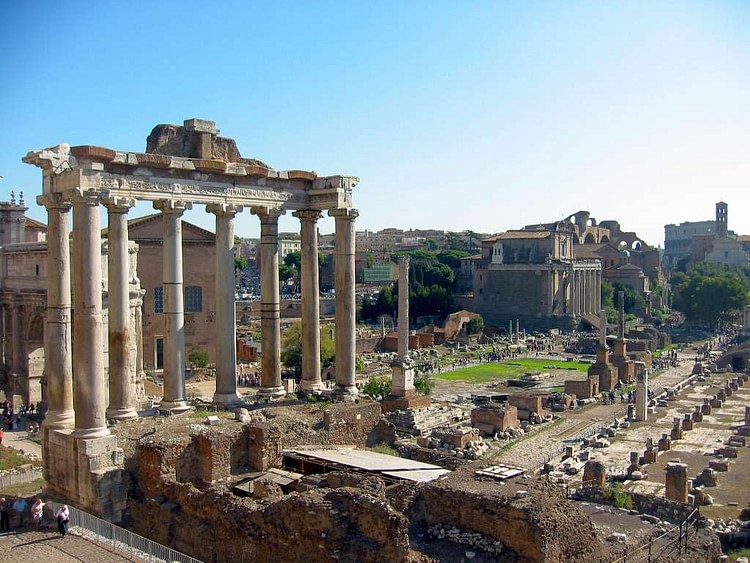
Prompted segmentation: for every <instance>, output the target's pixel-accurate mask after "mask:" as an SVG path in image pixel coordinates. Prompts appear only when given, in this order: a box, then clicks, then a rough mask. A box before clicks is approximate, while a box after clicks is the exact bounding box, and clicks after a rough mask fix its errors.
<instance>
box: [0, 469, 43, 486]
mask: <svg viewBox="0 0 750 563" xmlns="http://www.w3.org/2000/svg"><path fill="white" fill-rule="evenodd" d="M43 478H44V470H43V469H42V468H41V467H31V468H29V469H24V470H21V471H16V470H10V471H7V472H5V473H2V474H0V490H4V489H8V488H10V487H14V486H16V485H25V484H26V483H31V482H33V481H36V480H37V479H43Z"/></svg>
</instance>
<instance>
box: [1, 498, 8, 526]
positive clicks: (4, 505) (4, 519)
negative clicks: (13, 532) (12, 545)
mask: <svg viewBox="0 0 750 563" xmlns="http://www.w3.org/2000/svg"><path fill="white" fill-rule="evenodd" d="M9 512H10V503H9V502H8V501H7V500H5V497H1V498H0V532H10V514H9Z"/></svg>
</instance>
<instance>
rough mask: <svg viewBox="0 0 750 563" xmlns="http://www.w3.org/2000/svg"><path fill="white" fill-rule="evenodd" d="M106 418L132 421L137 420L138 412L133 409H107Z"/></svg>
mask: <svg viewBox="0 0 750 563" xmlns="http://www.w3.org/2000/svg"><path fill="white" fill-rule="evenodd" d="M107 418H111V419H112V420H117V421H125V420H133V419H134V418H138V411H136V410H135V408H134V407H128V408H123V409H107Z"/></svg>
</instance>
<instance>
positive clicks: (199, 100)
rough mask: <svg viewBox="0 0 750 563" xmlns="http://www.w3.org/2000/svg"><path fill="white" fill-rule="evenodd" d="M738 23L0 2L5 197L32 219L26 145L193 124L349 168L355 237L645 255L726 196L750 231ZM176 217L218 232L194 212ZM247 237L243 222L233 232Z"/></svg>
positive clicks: (582, 7)
mask: <svg viewBox="0 0 750 563" xmlns="http://www.w3.org/2000/svg"><path fill="white" fill-rule="evenodd" d="M749 16H750V4H749V3H747V2H721V1H711V2H708V1H706V2H687V1H686V2H638V1H629V2H624V1H623V2H598V1H597V2H557V1H556V2H545V1H535V2H528V1H518V2H514V1H506V2H502V1H499V0H494V1H490V2H482V1H477V2H445V1H440V0H432V1H429V2H428V1H400V2H389V1H378V2H364V1H355V0H352V1H348V2H333V1H329V2H312V1H309V2H303V1H298V2H283V1H281V2H279V1H275V2H264V3H261V2H221V1H216V2H190V1H180V2H178V1H170V0H160V1H158V2H153V1H152V2H139V1H128V2H117V3H115V2H106V1H105V2H84V1H73V2H59V1H58V2H47V1H30V2H3V3H2V4H1V5H0V53H2V55H0V124H2V130H1V132H0V175H2V176H4V179H3V180H2V181H1V182H0V199H2V200H8V199H9V197H10V191H11V190H15V191H16V192H18V191H23V192H24V195H25V199H26V201H27V203H31V207H32V209H31V211H30V214H31V216H33V217H34V218H36V219H39V220H42V221H45V220H46V219H45V213H44V210H43V209H42V208H36V206H35V204H33V202H34V200H35V197H34V196H35V195H36V194H38V193H39V191H40V184H41V173H40V171H39V170H38V169H36V168H34V167H31V166H28V165H25V164H22V163H21V157H22V156H23V155H24V154H26V152H27V151H29V150H32V149H36V148H41V147H46V146H51V145H55V144H57V143H61V142H68V143H70V144H71V145H77V144H96V145H102V146H106V147H110V148H115V149H121V150H133V151H142V150H145V139H146V136H147V135H148V133H149V132H150V131H151V129H152V127H153V126H154V125H156V124H157V123H174V124H181V123H182V122H183V120H185V119H189V118H192V117H199V118H205V119H212V120H214V121H216V123H217V126H218V127H219V129H220V130H221V133H222V135H225V136H228V137H232V138H234V139H236V140H237V143H238V146H239V148H240V151H241V152H242V154H243V155H244V156H247V157H253V158H258V159H260V160H262V161H264V162H266V163H267V164H269V165H270V166H272V167H274V168H277V169H282V170H284V169H307V170H313V169H314V170H318V171H320V172H321V173H322V174H337V173H344V174H351V175H356V176H360V178H361V183H360V185H359V186H358V187H357V188H356V189H355V194H354V201H355V206H356V207H357V208H358V209H359V211H360V217H359V219H358V224H357V229H358V230H362V229H372V230H377V229H381V228H385V227H401V228H408V227H416V228H439V229H446V230H455V231H459V230H464V229H472V230H475V231H480V232H487V233H494V232H500V231H504V230H507V229H511V228H518V227H522V226H523V225H526V224H531V223H538V222H548V221H553V220H557V219H560V218H562V217H565V216H567V215H570V214H572V213H574V212H576V211H578V210H580V209H587V210H589V211H590V212H591V214H592V216H593V217H595V218H596V219H598V220H604V219H616V220H619V221H620V224H621V226H622V228H623V229H625V230H634V231H636V232H637V233H639V235H640V236H641V237H642V238H643V239H644V240H645V241H646V242H648V243H650V244H653V245H657V244H663V237H664V225H665V224H667V223H679V222H682V221H699V220H706V219H711V218H713V216H714V204H715V203H716V202H717V201H720V200H723V201H726V202H727V203H728V204H729V226H730V228H731V229H733V230H735V231H736V232H738V233H740V234H750V213H747V210H748V208H749V207H750V189H748V181H749V180H750V117H748V116H750V96H749V95H748V93H749V92H750V29H749V26H750V17H749ZM151 212H153V210H152V209H151V208H150V206H148V205H146V204H142V205H139V207H138V208H137V210H136V211H135V212H132V215H133V216H135V215H141V214H146V213H151ZM185 218H186V220H188V221H191V222H194V223H197V224H200V225H201V226H204V227H206V228H209V229H213V220H212V216H211V215H209V214H207V213H205V212H204V211H203V210H202V209H201V208H197V209H195V210H193V211H191V212H190V213H189V214H188V215H186V217H185ZM320 227H321V230H322V231H323V232H332V231H333V223H332V222H331V220H330V219H326V220H323V221H321V225H320ZM280 228H281V229H283V230H298V222H297V221H296V220H295V219H294V218H293V217H291V216H287V217H283V218H282V220H281V224H280ZM258 232H259V226H258V220H257V217H255V216H252V215H250V214H249V212H244V213H243V214H241V215H240V216H239V218H238V221H237V234H239V235H241V236H257V235H258Z"/></svg>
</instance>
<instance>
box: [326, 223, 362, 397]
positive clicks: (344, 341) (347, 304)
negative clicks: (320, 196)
mask: <svg viewBox="0 0 750 563" xmlns="http://www.w3.org/2000/svg"><path fill="white" fill-rule="evenodd" d="M328 214H329V215H330V216H332V217H335V219H336V390H337V394H338V395H340V396H342V397H343V398H351V397H354V396H356V395H357V393H358V391H357V386H356V381H355V328H356V325H355V322H356V312H357V311H356V302H355V287H354V245H355V231H354V220H355V219H356V218H357V216H358V215H359V213H358V212H357V210H356V209H332V210H330V211H329V212H328Z"/></svg>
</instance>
